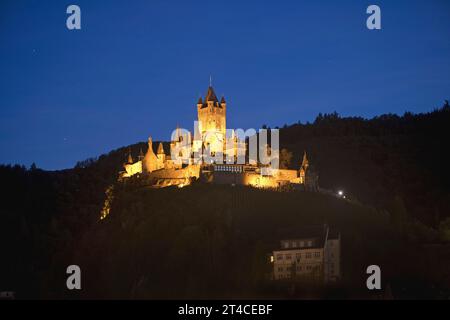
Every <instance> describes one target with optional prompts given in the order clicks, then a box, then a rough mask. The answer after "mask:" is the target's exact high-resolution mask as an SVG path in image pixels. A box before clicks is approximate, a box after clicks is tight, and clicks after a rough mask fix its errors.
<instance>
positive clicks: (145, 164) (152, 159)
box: [142, 137, 158, 172]
mask: <svg viewBox="0 0 450 320" xmlns="http://www.w3.org/2000/svg"><path fill="white" fill-rule="evenodd" d="M157 168H158V165H157V157H156V155H155V153H154V152H153V141H152V137H149V138H148V150H147V153H146V154H145V157H144V159H143V160H142V169H143V171H144V172H152V171H155V170H156V169H157Z"/></svg>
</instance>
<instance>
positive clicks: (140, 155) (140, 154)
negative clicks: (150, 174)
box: [138, 148, 144, 160]
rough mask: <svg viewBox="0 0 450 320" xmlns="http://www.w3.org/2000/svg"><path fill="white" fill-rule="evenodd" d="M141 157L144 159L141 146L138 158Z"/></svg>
mask: <svg viewBox="0 0 450 320" xmlns="http://www.w3.org/2000/svg"><path fill="white" fill-rule="evenodd" d="M142 159H144V152H143V151H142V148H140V149H139V157H138V160H142Z"/></svg>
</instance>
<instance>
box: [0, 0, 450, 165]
mask: <svg viewBox="0 0 450 320" xmlns="http://www.w3.org/2000/svg"><path fill="white" fill-rule="evenodd" d="M69 4H77V5H79V6H80V7H81V12H82V30H80V31H69V30H67V28H66V18H67V14H66V8H67V6H68V5H69ZM370 4H378V5H379V6H380V7H381V10H382V30H381V31H369V30H368V29H367V28H366V18H367V14H366V8H367V6H368V5H370ZM210 74H212V77H213V86H214V87H215V89H216V93H217V94H218V95H221V94H225V97H226V99H227V103H228V111H227V112H228V127H229V128H238V127H239V128H249V127H254V128H259V127H260V126H261V125H262V124H268V125H270V126H277V125H279V126H281V125H283V124H284V123H294V122H297V121H298V120H301V121H302V122H306V121H312V120H314V118H315V117H316V115H317V114H318V113H319V112H322V113H323V112H332V111H334V110H336V111H337V112H339V113H340V114H342V115H344V116H347V115H355V116H356V115H357V116H364V117H372V116H375V115H378V114H382V113H388V112H392V113H399V114H402V113H403V112H404V111H406V110H410V111H413V112H424V111H430V110H432V109H433V108H435V107H439V106H441V105H442V102H443V100H444V99H450V1H446V0H442V1H437V0H436V1H412V0H408V1H400V0H395V1H391V0H390V1H376V2H372V1H345V0H340V1H316V0H310V1H299V0H295V1H260V0H259V1H242V0H241V1H231V0H226V1H214V0H208V1H168V0H161V1H153V0H145V1H134V0H133V1H106V0H104V1H99V0H89V1H87V0H71V1H43V0H36V1H31V0H28V1H20V0H11V1H5V0H1V2H0V163H20V164H25V165H27V166H29V165H30V164H31V163H32V162H36V164H37V165H38V167H41V168H44V169H61V168H67V167H72V166H73V165H74V164H75V163H76V161H78V160H83V159H85V158H87V157H92V156H98V155H100V154H102V153H105V152H108V151H110V150H112V149H115V148H117V147H121V146H124V145H128V144H131V143H135V142H137V141H145V140H146V138H147V137H148V135H152V136H153V137H154V138H155V139H156V140H158V139H163V140H168V139H169V137H170V133H171V130H172V129H173V128H174V127H175V126H176V125H177V123H179V124H180V125H181V126H182V127H185V128H187V129H191V128H192V126H193V120H194V119H195V118H196V101H197V99H198V97H199V94H203V95H204V94H205V92H206V89H207V86H208V82H209V76H210Z"/></svg>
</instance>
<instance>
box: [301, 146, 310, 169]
mask: <svg viewBox="0 0 450 320" xmlns="http://www.w3.org/2000/svg"><path fill="white" fill-rule="evenodd" d="M308 166H309V161H308V158H307V157H306V151H305V152H304V153H303V161H302V168H304V169H305V170H308Z"/></svg>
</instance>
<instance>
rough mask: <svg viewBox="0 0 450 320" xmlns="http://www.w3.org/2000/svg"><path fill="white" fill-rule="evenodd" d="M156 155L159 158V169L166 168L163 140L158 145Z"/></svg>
mask: <svg viewBox="0 0 450 320" xmlns="http://www.w3.org/2000/svg"><path fill="white" fill-rule="evenodd" d="M156 157H157V158H158V169H162V168H164V162H165V161H166V154H165V153H164V147H163V144H162V142H160V143H159V145H158V151H157V152H156Z"/></svg>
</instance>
